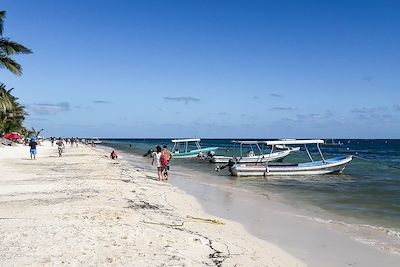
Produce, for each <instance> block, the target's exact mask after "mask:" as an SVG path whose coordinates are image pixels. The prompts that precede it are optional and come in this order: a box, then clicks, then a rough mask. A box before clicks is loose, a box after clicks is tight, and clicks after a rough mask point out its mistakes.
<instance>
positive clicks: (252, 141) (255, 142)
mask: <svg viewBox="0 0 400 267" xmlns="http://www.w3.org/2000/svg"><path fill="white" fill-rule="evenodd" d="M266 142H267V141H254V140H251V141H232V143H235V144H241V145H255V144H266Z"/></svg>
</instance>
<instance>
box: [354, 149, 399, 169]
mask: <svg viewBox="0 0 400 267" xmlns="http://www.w3.org/2000/svg"><path fill="white" fill-rule="evenodd" d="M356 153H357V152H356ZM357 154H358V153H357ZM353 157H354V158H357V159H361V160H365V161H373V162H375V163H376V161H375V160H373V159H367V158H363V157H360V156H358V155H353ZM379 164H382V165H385V166H387V167H390V168H394V169H398V170H400V166H394V165H390V164H386V163H379Z"/></svg>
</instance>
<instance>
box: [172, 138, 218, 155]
mask: <svg viewBox="0 0 400 267" xmlns="http://www.w3.org/2000/svg"><path fill="white" fill-rule="evenodd" d="M171 141H172V143H174V147H173V148H172V156H173V157H174V158H195V157H199V156H201V155H203V154H207V153H209V152H211V151H215V150H217V149H218V147H206V148H202V147H201V146H200V141H201V139H198V138H195V139H175V140H171ZM190 143H193V145H194V149H191V148H190V147H189V144H190ZM193 145H192V146H193Z"/></svg>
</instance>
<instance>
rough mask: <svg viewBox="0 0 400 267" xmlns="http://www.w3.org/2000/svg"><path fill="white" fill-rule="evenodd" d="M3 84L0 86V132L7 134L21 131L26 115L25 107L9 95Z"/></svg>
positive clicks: (9, 92) (9, 91)
mask: <svg viewBox="0 0 400 267" xmlns="http://www.w3.org/2000/svg"><path fill="white" fill-rule="evenodd" d="M12 90H13V88H12V89H9V90H7V89H6V87H5V85H4V84H0V132H4V133H9V132H12V131H21V130H22V129H23V126H22V124H23V122H24V119H25V116H26V115H27V113H26V112H25V110H24V109H25V107H24V106H23V105H21V104H20V103H19V102H18V98H17V97H15V96H13V95H12V94H11V91H12Z"/></svg>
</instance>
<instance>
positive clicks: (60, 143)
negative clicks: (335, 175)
mask: <svg viewBox="0 0 400 267" xmlns="http://www.w3.org/2000/svg"><path fill="white" fill-rule="evenodd" d="M57 146H58V156H59V157H62V153H63V152H64V148H65V145H64V141H63V140H62V139H61V137H60V138H58V141H57Z"/></svg>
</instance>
